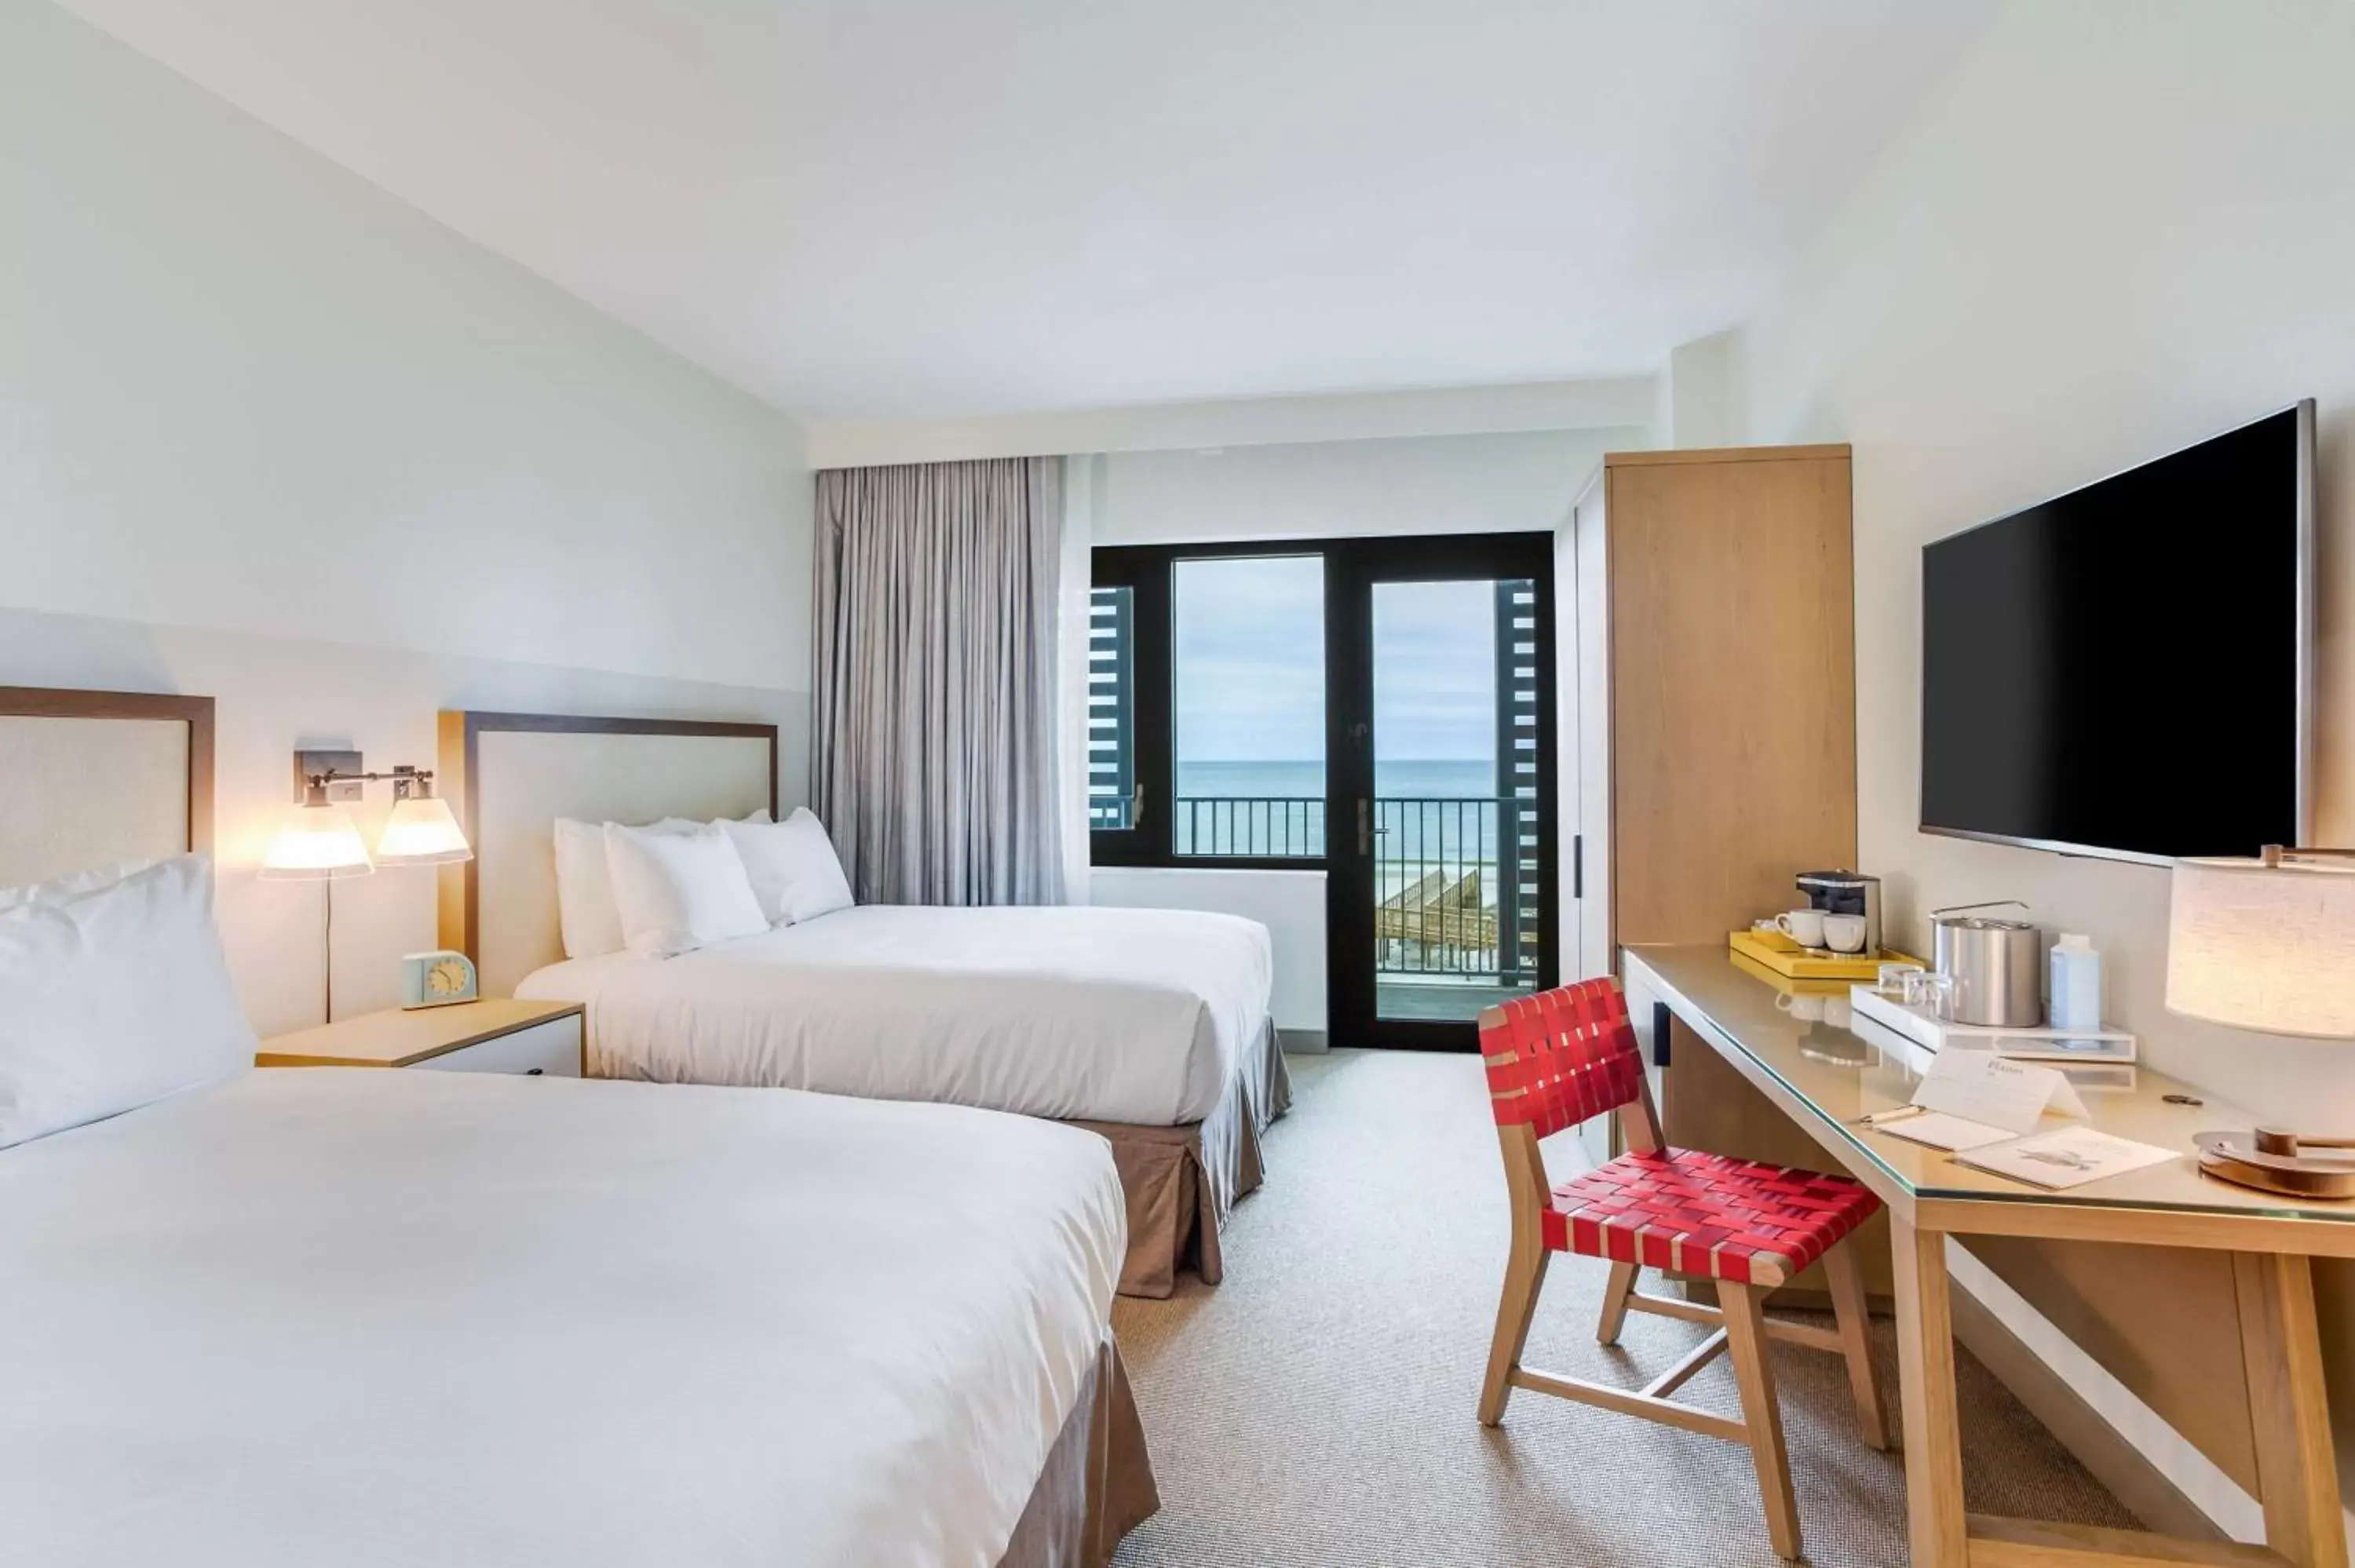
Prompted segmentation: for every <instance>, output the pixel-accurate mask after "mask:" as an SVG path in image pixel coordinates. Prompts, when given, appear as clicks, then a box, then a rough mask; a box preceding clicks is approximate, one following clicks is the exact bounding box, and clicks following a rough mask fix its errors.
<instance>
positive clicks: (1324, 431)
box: [809, 376, 1654, 468]
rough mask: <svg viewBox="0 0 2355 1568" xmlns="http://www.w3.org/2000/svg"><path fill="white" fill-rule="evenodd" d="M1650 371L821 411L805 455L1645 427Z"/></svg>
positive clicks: (867, 461) (1026, 452)
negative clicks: (1006, 410) (873, 415)
mask: <svg viewBox="0 0 2355 1568" xmlns="http://www.w3.org/2000/svg"><path fill="white" fill-rule="evenodd" d="M1653 382H1654V377H1651V376H1619V377H1612V378H1606V379H1602V380H1589V381H1535V382H1523V383H1519V384H1516V385H1511V386H1502V387H1426V388H1423V389H1420V390H1415V391H1402V392H1356V393H1343V394H1337V395H1327V396H1321V397H1233V398H1219V399H1205V400H1200V401H1195V402H1188V403H1147V404H1139V405H1135V406H1133V407H1129V408H1081V409H1071V410H1066V411H1063V412H1060V413H1037V414H1014V415H1007V416H1005V417H1002V418H971V419H879V420H856V419H854V420H821V421H818V422H817V423H815V424H813V425H812V426H811V427H810V429H809V450H810V461H811V463H812V464H813V465H814V466H815V467H818V468H858V467H868V466H872V465H874V464H877V463H897V462H946V461H951V460H952V459H956V458H993V457H1053V456H1057V455H1060V454H1069V453H1071V452H1135V451H1183V450H1200V449H1202V448H1204V447H1242V446H1297V445H1301V444H1304V443H1316V442H1333V441H1365V440H1398V439H1401V438H1407V437H1414V436H1471V435H1495V434H1504V433H1509V432H1516V431H1559V430H1580V429H1607V428H1610V427H1614V426H1631V425H1632V426H1643V425H1648V424H1650V423H1651V422H1652V421H1653V418H1654V412H1653V410H1654V386H1653Z"/></svg>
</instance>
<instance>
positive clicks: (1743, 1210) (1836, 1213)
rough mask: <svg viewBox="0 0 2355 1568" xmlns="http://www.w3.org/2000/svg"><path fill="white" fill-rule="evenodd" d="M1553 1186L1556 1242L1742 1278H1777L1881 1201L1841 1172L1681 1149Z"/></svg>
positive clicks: (1551, 1237) (1551, 1223)
mask: <svg viewBox="0 0 2355 1568" xmlns="http://www.w3.org/2000/svg"><path fill="white" fill-rule="evenodd" d="M1552 1196H1553V1203H1552V1206H1551V1207H1550V1208H1549V1209H1548V1210H1547V1211H1546V1213H1544V1215H1543V1216H1542V1217H1541V1224H1542V1226H1543V1230H1544V1234H1545V1244H1546V1245H1547V1246H1549V1247H1550V1248H1552V1249H1553V1250H1554V1251H1556V1252H1575V1253H1582V1254H1584V1255H1587V1256H1589V1257H1603V1258H1608V1259H1610V1260H1611V1261H1612V1262H1614V1263H1632V1264H1636V1265H1639V1266H1643V1267H1645V1268H1658V1269H1665V1270H1667V1271H1668V1272H1669V1273H1671V1274H1687V1275H1702V1276H1706V1277H1709V1278H1711V1279H1738V1280H1741V1281H1742V1282H1743V1283H1744V1284H1748V1285H1780V1284H1782V1283H1783V1282H1784V1281H1785V1280H1786V1279H1789V1278H1790V1277H1792V1276H1794V1275H1796V1274H1797V1273H1798V1272H1799V1271H1800V1270H1802V1269H1804V1268H1806V1266H1808V1265H1809V1264H1811V1263H1813V1262H1815V1261H1816V1259H1817V1258H1819V1257H1821V1256H1823V1255H1824V1254H1825V1253H1827V1252H1828V1251H1830V1250H1831V1248H1832V1246H1833V1245H1834V1244H1835V1243H1837V1242H1838V1241H1839V1239H1840V1238H1841V1237H1843V1236H1845V1235H1847V1234H1849V1232H1850V1231H1853V1230H1855V1229H1856V1227H1857V1226H1859V1225H1860V1224H1864V1222H1865V1221H1866V1220H1868V1219H1870V1218H1871V1217H1872V1213H1873V1211H1874V1210H1876V1209H1878V1208H1880V1207H1881V1203H1880V1201H1879V1200H1878V1199H1876V1198H1874V1197H1873V1195H1872V1194H1871V1193H1870V1192H1866V1191H1865V1190H1864V1189H1863V1188H1862V1187H1860V1186H1859V1185H1857V1183H1855V1182H1854V1181H1849V1179H1848V1178H1847V1177H1845V1176H1820V1175H1817V1173H1816V1172H1814V1171H1793V1170H1788V1169H1785V1167H1783V1166H1780V1165H1761V1164H1758V1163H1756V1162H1755V1161H1753V1160H1734V1159H1731V1158H1729V1157H1728V1156H1726V1155H1722V1154H1697V1153H1695V1152H1693V1151H1692V1150H1686V1149H1664V1150H1660V1151H1659V1152H1657V1153H1656V1154H1623V1155H1621V1156H1620V1157H1619V1158H1618V1159H1616V1160H1612V1161H1611V1162H1610V1163H1609V1164H1607V1165H1603V1166H1598V1167H1597V1168H1596V1169H1594V1170H1593V1171H1587V1172H1586V1173H1585V1174H1584V1175H1582V1176H1578V1177H1575V1178H1573V1179H1572V1180H1571V1181H1565V1182H1563V1183H1562V1184H1561V1186H1559V1187H1556V1188H1555V1189H1554V1190H1553V1194H1552Z"/></svg>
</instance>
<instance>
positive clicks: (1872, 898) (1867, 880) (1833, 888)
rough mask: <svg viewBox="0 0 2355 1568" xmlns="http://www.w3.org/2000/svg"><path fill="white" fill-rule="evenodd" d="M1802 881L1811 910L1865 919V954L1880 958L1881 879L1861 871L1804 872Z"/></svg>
mask: <svg viewBox="0 0 2355 1568" xmlns="http://www.w3.org/2000/svg"><path fill="white" fill-rule="evenodd" d="M1798 881H1799V891H1800V892H1801V893H1804V894H1806V895H1807V906H1808V907H1809V908H1811V909H1820V910H1822V911H1823V912H1824V913H1825V914H1827V915H1861V916H1864V951H1865V953H1866V955H1867V956H1868V957H1878V956H1879V954H1880V952H1881V878H1879V877H1877V876H1867V875H1865V874H1863V873H1862V872H1860V871H1803V872H1801V873H1800V874H1799V878H1798Z"/></svg>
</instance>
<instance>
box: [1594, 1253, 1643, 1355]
mask: <svg viewBox="0 0 2355 1568" xmlns="http://www.w3.org/2000/svg"><path fill="white" fill-rule="evenodd" d="M1635 1293H1636V1266H1635V1265H1634V1264H1632V1263H1614V1264H1613V1265H1612V1266H1611V1283H1610V1284H1608V1285H1606V1286H1604V1287H1603V1321H1602V1322H1600V1323H1598V1324H1596V1325H1595V1328H1594V1338H1595V1340H1597V1342H1599V1343H1602V1344H1605V1345H1615V1344H1617V1343H1618V1342H1619V1330H1620V1328H1621V1326H1622V1325H1624V1324H1625V1322H1626V1321H1627V1298H1628V1297H1630V1296H1632V1295H1634V1294H1635Z"/></svg>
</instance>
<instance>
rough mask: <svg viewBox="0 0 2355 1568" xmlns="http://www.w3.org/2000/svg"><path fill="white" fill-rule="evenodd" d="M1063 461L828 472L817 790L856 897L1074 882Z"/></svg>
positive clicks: (950, 895)
mask: <svg viewBox="0 0 2355 1568" xmlns="http://www.w3.org/2000/svg"><path fill="white" fill-rule="evenodd" d="M1062 471H1063V468H1062V460H1061V459H1060V458H1012V459H1001V460H996V461H982V462H945V463H917V464H910V465H906V466H902V467H896V468H854V469H830V470H826V471H823V472H821V473H819V474H818V476H817V594H816V599H817V602H816V622H817V649H816V659H815V666H816V672H815V687H816V690H815V693H814V714H813V724H812V731H813V733H812V736H811V762H810V772H811V776H812V777H811V790H810V794H811V800H812V804H813V809H815V810H816V812H817V814H818V815H819V816H820V817H821V818H823V819H824V820H825V822H826V829H827V831H828V832H829V833H831V834H832V836H833V839H834V845H835V849H836V851H837V853H839V854H840V855H841V856H842V865H843V870H844V871H845V872H847V874H849V877H850V885H851V888H852V890H853V891H854V892H856V893H857V894H858V899H859V902H860V903H862V904H864V903H870V902H871V903H877V904H1047V903H1052V902H1056V901H1058V900H1060V898H1061V896H1062V893H1063V867H1062V846H1061V837H1060V831H1059V828H1058V823H1057V817H1056V772H1055V731H1056V701H1057V688H1056V680H1055V651H1056V624H1057V609H1056V606H1057V602H1058V594H1059V591H1060V582H1059V580H1058V579H1059V577H1060V571H1061V548H1062V512H1063V508H1062Z"/></svg>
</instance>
